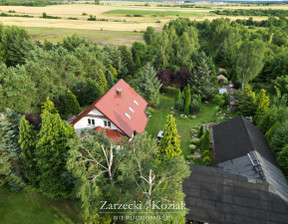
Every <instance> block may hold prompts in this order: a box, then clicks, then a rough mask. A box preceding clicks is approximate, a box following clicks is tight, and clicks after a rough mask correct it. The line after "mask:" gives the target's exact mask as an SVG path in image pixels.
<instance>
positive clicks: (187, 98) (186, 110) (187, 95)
mask: <svg viewBox="0 0 288 224" xmlns="http://www.w3.org/2000/svg"><path fill="white" fill-rule="evenodd" d="M190 103H191V92H190V85H189V84H188V85H187V87H186V89H185V106H184V113H185V114H186V115H188V114H189V106H190Z"/></svg>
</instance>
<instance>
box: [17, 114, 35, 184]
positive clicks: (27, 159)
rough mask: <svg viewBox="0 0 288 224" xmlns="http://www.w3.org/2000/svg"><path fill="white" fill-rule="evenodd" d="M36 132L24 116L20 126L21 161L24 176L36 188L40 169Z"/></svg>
mask: <svg viewBox="0 0 288 224" xmlns="http://www.w3.org/2000/svg"><path fill="white" fill-rule="evenodd" d="M36 135H37V133H36V131H34V129H33V126H32V125H31V124H30V123H29V121H27V120H26V118H25V115H23V116H22V118H21V121H20V125H19V144H20V147H21V150H22V151H21V159H22V163H23V165H24V176H25V178H26V179H27V181H28V183H29V184H31V185H32V186H34V187H36V186H37V185H38V184H37V183H38V175H39V172H38V168H37V162H36V157H35V149H36Z"/></svg>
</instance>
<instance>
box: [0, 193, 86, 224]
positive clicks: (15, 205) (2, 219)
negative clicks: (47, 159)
mask: <svg viewBox="0 0 288 224" xmlns="http://www.w3.org/2000/svg"><path fill="white" fill-rule="evenodd" d="M79 213H80V209H79V208H77V206H76V205H75V203H74V202H73V201H71V200H70V201H69V200H62V201H54V200H50V199H47V198H45V197H44V196H42V195H41V194H39V193H35V192H29V193H28V192H17V193H15V192H5V191H4V190H3V189H2V188H0V223H3V224H36V223H39V224H40V223H41V224H46V223H47V224H54V223H57V224H62V223H63V224H70V223H71V224H72V223H73V224H74V223H77V224H78V223H84V221H83V219H81V217H80V215H79Z"/></svg>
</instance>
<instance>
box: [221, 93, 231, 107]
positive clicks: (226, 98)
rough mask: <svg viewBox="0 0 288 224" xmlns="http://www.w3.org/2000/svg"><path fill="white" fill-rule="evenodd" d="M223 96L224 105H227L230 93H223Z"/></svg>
mask: <svg viewBox="0 0 288 224" xmlns="http://www.w3.org/2000/svg"><path fill="white" fill-rule="evenodd" d="M223 98H224V105H225V106H228V105H229V104H230V94H229V93H224V94H223Z"/></svg>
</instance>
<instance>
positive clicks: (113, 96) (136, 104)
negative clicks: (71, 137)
mask: <svg viewBox="0 0 288 224" xmlns="http://www.w3.org/2000/svg"><path fill="white" fill-rule="evenodd" d="M146 107H147V102H146V101H145V100H144V99H143V98H142V97H141V96H140V95H139V94H138V93H137V92H136V91H135V90H134V89H132V88H131V87H130V86H129V85H128V84H127V83H126V82H125V81H124V80H123V79H121V80H120V81H118V82H117V83H116V84H115V85H114V86H113V87H111V89H109V90H108V91H107V92H106V93H104V94H103V95H102V96H101V97H99V98H98V99H97V100H96V101H95V102H93V103H92V104H91V105H90V106H89V107H88V109H87V110H85V111H84V112H82V113H81V114H80V115H78V116H77V117H76V119H75V120H74V121H73V122H72V123H71V124H72V125H73V127H74V129H75V130H76V131H77V130H81V129H84V128H90V129H94V130H95V131H97V132H99V133H102V132H103V131H105V135H106V136H107V137H108V138H110V140H111V141H112V142H114V143H116V142H119V141H120V140H121V139H122V138H123V137H124V136H126V137H128V138H129V139H130V138H132V137H133V136H134V135H135V133H139V132H142V131H144V129H145V127H146V124H147V122H148V118H147V117H146V114H145V113H144V111H145V109H146Z"/></svg>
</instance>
